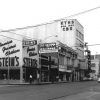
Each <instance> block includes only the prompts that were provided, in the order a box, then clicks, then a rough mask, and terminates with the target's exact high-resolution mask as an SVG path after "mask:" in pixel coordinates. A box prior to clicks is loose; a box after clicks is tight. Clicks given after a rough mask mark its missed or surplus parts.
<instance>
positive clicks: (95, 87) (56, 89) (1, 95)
mask: <svg viewBox="0 0 100 100" xmlns="http://www.w3.org/2000/svg"><path fill="white" fill-rule="evenodd" d="M99 87H100V83H97V82H94V81H88V82H73V83H72V82H70V83H59V84H47V85H18V86H16V85H13V86H3V87H2V86H1V87H0V100H80V99H77V98H76V99H73V98H75V96H76V97H77V96H80V95H81V96H83V97H84V94H87V93H88V94H89V93H90V94H89V95H92V94H91V93H94V92H95V93H99V90H100V88H99ZM72 97H73V98H72ZM82 100H83V99H82ZM84 100H87V99H84ZM90 100H92V99H90ZM93 100H95V99H93Z"/></svg>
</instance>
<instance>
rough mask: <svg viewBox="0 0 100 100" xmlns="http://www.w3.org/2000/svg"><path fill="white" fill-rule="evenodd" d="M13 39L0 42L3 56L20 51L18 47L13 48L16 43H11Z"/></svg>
mask: <svg viewBox="0 0 100 100" xmlns="http://www.w3.org/2000/svg"><path fill="white" fill-rule="evenodd" d="M12 43H13V41H12V40H10V41H7V42H5V43H0V47H2V46H3V47H2V52H3V53H4V54H5V56H9V55H11V54H14V53H17V52H19V51H20V49H15V48H16V44H12Z"/></svg>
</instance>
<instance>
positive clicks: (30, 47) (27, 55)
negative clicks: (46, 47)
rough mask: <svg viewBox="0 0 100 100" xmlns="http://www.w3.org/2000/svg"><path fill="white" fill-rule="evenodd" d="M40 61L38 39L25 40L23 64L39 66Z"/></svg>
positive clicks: (25, 65)
mask: <svg viewBox="0 0 100 100" xmlns="http://www.w3.org/2000/svg"><path fill="white" fill-rule="evenodd" d="M38 62H39V55H38V43H37V40H23V66H24V67H34V68H37V66H38Z"/></svg>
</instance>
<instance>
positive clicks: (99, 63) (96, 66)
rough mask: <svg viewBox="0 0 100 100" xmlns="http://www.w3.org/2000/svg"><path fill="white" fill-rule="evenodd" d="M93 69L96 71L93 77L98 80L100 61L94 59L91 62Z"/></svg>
mask: <svg viewBox="0 0 100 100" xmlns="http://www.w3.org/2000/svg"><path fill="white" fill-rule="evenodd" d="M91 65H92V66H91V69H92V70H94V71H95V73H92V76H93V77H95V78H97V76H98V74H99V67H100V60H98V59H94V60H92V61H91Z"/></svg>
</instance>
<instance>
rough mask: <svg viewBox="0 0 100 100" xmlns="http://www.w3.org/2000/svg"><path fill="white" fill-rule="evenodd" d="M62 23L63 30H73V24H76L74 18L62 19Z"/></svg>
mask: <svg viewBox="0 0 100 100" xmlns="http://www.w3.org/2000/svg"><path fill="white" fill-rule="evenodd" d="M60 24H61V28H62V30H63V31H71V30H73V26H74V21H73V20H62V21H61V23H60Z"/></svg>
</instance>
